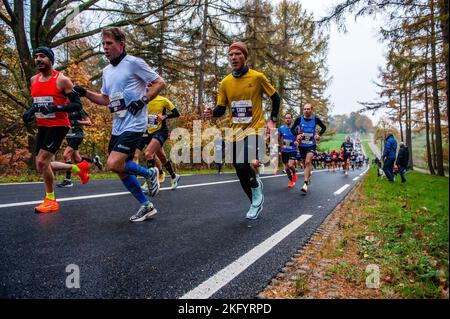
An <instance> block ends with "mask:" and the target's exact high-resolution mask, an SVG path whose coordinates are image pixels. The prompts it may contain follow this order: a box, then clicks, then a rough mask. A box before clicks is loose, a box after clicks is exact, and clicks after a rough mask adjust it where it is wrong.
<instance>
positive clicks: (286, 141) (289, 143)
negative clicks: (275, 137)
mask: <svg viewBox="0 0 450 319" xmlns="http://www.w3.org/2000/svg"><path fill="white" fill-rule="evenodd" d="M292 143H293V141H292V140H287V139H283V146H284V147H291V146H292Z"/></svg>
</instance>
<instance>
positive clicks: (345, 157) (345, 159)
mask: <svg viewBox="0 0 450 319" xmlns="http://www.w3.org/2000/svg"><path fill="white" fill-rule="evenodd" d="M350 156H351V154H350V153H344V162H347V160H348V159H349V158H350Z"/></svg>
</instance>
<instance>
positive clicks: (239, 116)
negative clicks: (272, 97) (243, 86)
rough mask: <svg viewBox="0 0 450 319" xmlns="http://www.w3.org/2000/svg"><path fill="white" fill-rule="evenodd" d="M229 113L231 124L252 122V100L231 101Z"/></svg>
mask: <svg viewBox="0 0 450 319" xmlns="http://www.w3.org/2000/svg"><path fill="white" fill-rule="evenodd" d="M231 113H232V116H233V124H249V123H251V122H252V101H251V100H244V101H233V102H231Z"/></svg>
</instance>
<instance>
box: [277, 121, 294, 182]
mask: <svg viewBox="0 0 450 319" xmlns="http://www.w3.org/2000/svg"><path fill="white" fill-rule="evenodd" d="M284 122H285V125H283V126H281V127H280V128H279V129H278V136H279V139H280V140H281V143H280V145H282V146H281V162H282V163H283V167H284V170H285V171H286V174H287V177H288V178H289V183H288V188H292V187H293V186H294V185H295V183H296V182H297V179H298V178H297V174H296V171H295V158H296V156H297V151H298V148H297V147H296V146H295V145H294V143H295V135H294V134H292V132H291V126H292V114H291V113H286V114H285V116H284Z"/></svg>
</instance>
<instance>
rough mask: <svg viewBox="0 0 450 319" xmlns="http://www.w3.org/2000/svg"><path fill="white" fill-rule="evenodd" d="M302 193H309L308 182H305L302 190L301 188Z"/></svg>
mask: <svg viewBox="0 0 450 319" xmlns="http://www.w3.org/2000/svg"><path fill="white" fill-rule="evenodd" d="M301 191H302V192H303V193H307V192H308V184H307V182H304V183H303V186H302V188H301Z"/></svg>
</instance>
